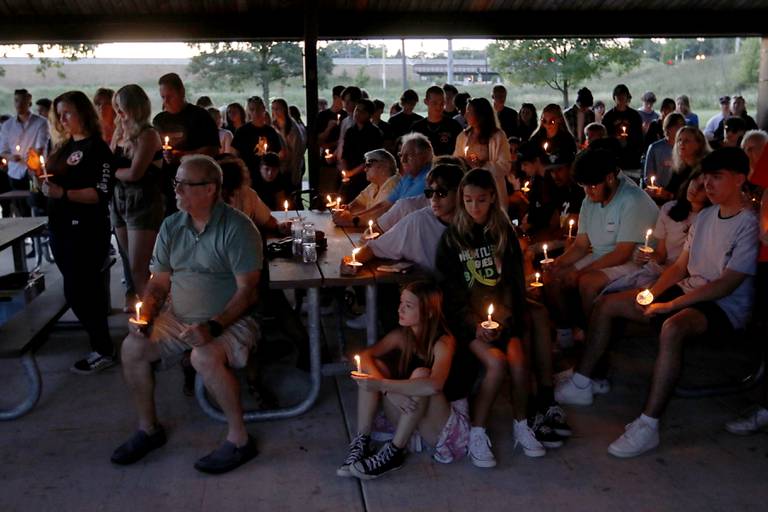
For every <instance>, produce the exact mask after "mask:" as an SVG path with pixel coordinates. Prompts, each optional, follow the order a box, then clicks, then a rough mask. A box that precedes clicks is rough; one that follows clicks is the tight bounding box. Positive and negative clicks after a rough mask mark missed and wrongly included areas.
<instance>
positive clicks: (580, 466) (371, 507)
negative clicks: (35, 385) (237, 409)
mask: <svg viewBox="0 0 768 512" xmlns="http://www.w3.org/2000/svg"><path fill="white" fill-rule="evenodd" d="M7 253H8V251H4V252H3V253H0V273H3V272H5V271H7V270H8V268H9V261H8V260H9V254H7ZM48 271H55V270H53V269H48ZM113 276H114V279H113V295H114V297H115V302H114V305H115V306H118V305H120V304H121V303H120V302H119V301H118V298H119V297H120V295H121V292H120V289H119V288H120V284H119V283H120V280H119V272H118V270H117V268H115V270H114V272H113ZM324 320H325V321H324V323H325V324H326V334H327V335H328V337H329V339H331V340H333V339H335V333H334V332H333V330H332V329H333V326H334V325H335V322H334V321H333V320H332V318H330V317H329V318H326V319H324ZM111 325H112V335H113V339H115V340H119V339H120V338H121V337H122V335H123V334H124V325H125V315H122V314H115V315H113V317H112V318H111ZM348 335H349V336H350V338H351V339H352V341H354V340H355V339H356V338H358V337H361V336H360V335H359V334H357V335H356V334H354V333H352V332H351V331H350V332H348ZM650 343H651V340H648V339H642V338H640V339H630V340H627V341H626V342H625V343H622V344H621V346H620V347H619V350H618V351H616V352H615V353H614V355H613V356H612V359H611V367H612V379H613V390H612V392H611V393H610V394H609V395H606V396H601V397H598V398H597V399H596V401H595V404H594V405H593V406H592V407H589V408H571V409H569V410H568V412H569V421H570V423H571V425H572V426H573V428H574V431H575V435H574V437H573V438H572V439H570V440H569V441H568V442H567V443H566V444H565V446H564V447H562V448H560V449H558V450H551V451H550V452H549V453H548V454H547V456H546V457H544V458H540V459H530V458H527V457H525V456H524V455H523V454H522V452H521V451H520V450H519V449H514V447H513V441H512V439H511V412H510V408H509V406H508V401H507V398H506V397H501V398H500V399H499V400H498V401H497V403H496V405H495V409H494V414H493V417H492V420H491V424H490V427H489V432H490V436H491V439H492V441H493V443H494V447H493V449H494V451H495V453H496V455H497V458H498V461H499V465H498V467H496V468H495V469H490V470H481V469H478V468H475V467H473V466H472V465H471V463H470V462H469V461H468V460H461V461H458V462H456V463H454V464H451V465H447V466H444V465H440V464H437V463H435V462H433V461H432V460H431V459H430V458H429V455H428V454H427V453H418V454H411V455H409V457H408V460H407V463H406V465H405V466H404V467H403V468H402V470H400V471H397V472H395V473H393V474H391V475H387V476H386V477H384V478H382V479H379V480H376V481H372V482H367V483H360V482H358V481H357V480H355V479H343V478H338V477H336V475H335V469H336V466H337V465H338V464H339V463H340V462H341V460H342V459H343V457H344V455H345V450H346V445H347V443H348V430H349V425H350V424H354V412H355V403H354V397H355V387H354V384H353V383H351V382H350V381H349V379H348V378H346V377H327V378H325V379H324V382H323V389H322V391H321V395H320V398H319V400H318V402H317V404H316V405H315V407H314V408H313V409H312V410H311V411H310V412H308V413H307V414H305V415H303V416H301V417H299V418H296V419H292V420H282V421H275V422H267V423H259V424H252V425H250V426H249V431H250V432H251V433H252V434H253V435H255V437H256V438H257V440H258V444H259V447H260V452H261V453H260V455H259V457H257V459H255V460H254V461H252V462H250V463H249V464H247V465H246V466H243V467H242V468H240V469H238V470H237V471H234V472H232V473H230V474H227V475H223V476H207V475H201V474H199V473H198V472H197V471H195V470H194V469H193V468H192V464H193V463H194V462H195V460H196V459H197V458H199V457H200V456H202V455H204V454H206V453H207V452H208V451H210V450H211V449H213V448H214V447H215V446H216V445H217V444H218V443H219V442H220V441H221V440H222V438H223V436H224V434H225V429H224V427H223V425H221V424H218V423H216V422H214V421H212V420H210V419H209V418H208V417H207V416H205V415H204V414H203V413H202V411H201V410H200V408H199V407H198V406H197V404H196V402H195V400H194V399H192V398H188V397H186V396H184V395H183V394H182V392H181V387H182V378H181V373H180V371H178V370H176V369H172V370H169V371H167V372H162V373H160V374H158V393H157V399H158V408H159V413H160V417H161V420H162V422H163V424H164V425H165V426H166V428H167V430H168V433H169V442H168V444H167V445H166V446H165V447H163V448H162V449H160V450H158V451H156V452H154V453H152V454H151V455H149V456H148V457H147V458H146V459H145V460H143V461H141V462H139V463H137V464H135V465H134V466H131V467H118V466H114V465H112V464H111V463H110V462H109V456H110V454H111V452H112V450H113V449H114V447H115V446H117V445H118V444H119V443H120V442H122V441H123V440H124V439H125V438H127V437H128V436H129V435H130V434H131V433H132V431H133V429H134V428H135V423H134V422H135V419H134V418H135V417H134V413H133V410H132V408H131V404H130V402H129V399H128V395H127V393H126V390H125V387H124V385H123V382H122V377H121V375H120V370H119V368H118V367H116V368H112V369H110V370H108V371H105V372H103V373H102V374H99V375H94V376H88V377H84V376H78V375H74V374H72V373H70V372H69V371H68V368H69V366H70V365H71V363H72V362H73V361H74V360H75V359H77V358H79V357H81V355H82V354H83V353H84V352H85V351H87V341H86V338H85V336H84V334H83V333H82V332H81V331H79V330H75V329H66V330H56V331H55V332H54V333H52V334H51V338H50V340H49V341H48V343H47V344H46V345H45V346H44V347H43V348H42V349H41V350H40V351H39V353H38V361H39V363H40V366H41V370H42V372H43V379H44V392H43V396H42V398H41V400H40V402H39V403H38V405H37V407H36V408H35V409H33V410H32V412H31V413H29V414H28V415H26V416H24V417H22V418H20V419H18V420H15V421H9V422H3V423H0V461H1V462H2V464H0V496H2V498H0V510H2V511H3V512H10V511H30V510H35V511H37V510H56V511H57V512H63V511H70V510H71V511H90V510H99V511H122V510H142V511H154V510H158V511H163V512H167V511H170V510H217V511H229V510H249V511H250V510H281V511H282V510H301V511H306V510H313V511H314V510H318V511H320V510H329V511H346V510H350V511H352V510H354V511H357V510H368V511H377V512H378V511H390V510H391V511H395V510H398V511H399V510H419V511H421V510H441V511H466V510H472V509H479V508H482V509H483V510H510V509H519V508H521V507H522V508H523V509H530V510H555V509H569V510H584V511H595V510H619V511H621V510H653V511H658V510H705V511H709V510H713V511H714V510H727V511H733V510H739V511H742V510H744V511H747V510H756V511H757V510H760V511H762V510H765V509H766V505H765V503H766V502H768V485H766V475H768V436H766V435H757V436H753V437H747V438H739V437H735V436H732V435H730V434H728V433H726V432H725V431H724V430H723V429H722V425H723V422H724V421H726V420H727V419H729V418H730V417H731V416H732V415H733V414H734V413H735V412H737V411H739V410H740V409H741V408H743V407H744V406H746V405H748V404H749V395H736V396H729V397H724V398H709V399H699V400H680V399H676V400H674V401H673V402H672V404H671V406H670V408H669V411H668V414H667V415H666V417H665V418H664V421H663V423H662V444H661V446H660V447H659V448H658V449H657V450H655V451H653V452H651V453H648V454H646V455H644V456H641V457H639V458H636V459H632V460H619V459H616V458H614V457H611V456H610V455H608V454H607V453H606V447H607V446H608V444H609V443H610V442H611V441H613V440H614V439H615V438H616V437H617V436H618V435H619V434H620V433H621V431H622V429H623V426H624V424H625V423H627V422H629V421H631V420H632V419H633V418H634V417H635V416H636V415H637V414H638V413H639V410H640V408H641V406H642V403H643V400H644V397H645V393H646V391H647V386H648V377H649V375H650V371H651V363H652V357H651V356H649V348H648V346H649V344H650ZM273 371H282V370H273ZM286 374H288V372H287V371H286ZM291 375H292V376H291V377H290V378H289V379H288V380H290V381H291V382H293V383H294V385H293V386H292V387H293V392H294V393H296V392H297V390H298V389H300V388H301V387H302V386H303V383H304V380H303V379H302V378H300V376H299V377H297V376H296V375H295V373H291ZM0 382H2V383H3V386H2V389H3V391H2V396H0V404H6V403H8V402H7V400H8V397H11V396H13V394H14V393H18V392H19V390H20V389H21V386H22V385H23V380H22V377H21V373H20V372H19V367H18V365H17V364H16V363H15V362H14V361H7V360H2V361H0Z"/></svg>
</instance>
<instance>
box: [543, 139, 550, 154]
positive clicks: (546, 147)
mask: <svg viewBox="0 0 768 512" xmlns="http://www.w3.org/2000/svg"><path fill="white" fill-rule="evenodd" d="M548 148H549V142H545V143H544V152H545V153H546V152H547V149H548Z"/></svg>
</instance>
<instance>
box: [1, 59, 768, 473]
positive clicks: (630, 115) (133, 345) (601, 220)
mask: <svg viewBox="0 0 768 512" xmlns="http://www.w3.org/2000/svg"><path fill="white" fill-rule="evenodd" d="M158 88H159V93H160V97H161V99H162V111H161V112H160V113H158V114H157V115H155V116H154V118H152V108H151V104H150V100H149V98H148V96H147V94H146V92H145V91H144V90H143V89H142V88H141V87H139V86H138V85H132V84H131V85H126V86H123V87H121V88H119V89H118V90H117V91H112V90H109V89H99V90H98V91H97V92H96V94H95V95H94V96H93V98H92V99H89V98H88V97H87V96H86V95H85V94H84V93H82V92H79V91H71V92H66V93H64V94H61V95H60V96H58V97H56V98H55V99H54V100H53V101H52V102H42V103H41V102H38V113H37V114H35V113H32V112H31V106H32V98H31V96H30V94H29V93H28V92H27V91H26V90H24V89H20V90H17V91H15V94H14V102H15V108H16V115H14V116H12V117H9V118H8V119H7V120H6V121H5V122H4V123H3V125H2V129H1V130H0V154H1V155H2V157H3V159H4V160H5V162H6V163H7V166H6V168H7V176H8V179H7V183H4V185H5V186H7V187H8V188H10V189H14V190H31V191H32V194H31V201H30V202H29V204H24V205H21V206H22V207H21V211H19V212H17V213H19V214H21V215H28V214H29V212H30V210H31V208H36V209H38V210H41V211H44V212H45V213H46V214H47V215H48V217H49V227H50V241H51V247H52V250H53V254H54V257H55V260H56V264H57V265H58V267H59V269H60V270H61V273H62V275H63V278H64V288H65V294H66V297H67V300H68V303H69V305H70V306H71V308H72V310H73V312H74V313H75V315H76V316H77V317H78V319H79V320H80V321H81V323H82V324H83V326H84V328H85V329H86V331H87V332H88V335H89V339H90V342H91V349H92V350H91V352H90V353H89V354H88V355H87V356H86V357H84V358H83V359H81V360H78V361H77V362H75V364H74V365H73V367H72V370H73V371H75V372H77V373H83V374H88V373H96V372H99V371H101V370H103V369H105V368H108V367H110V366H113V365H114V364H116V363H117V361H118V357H117V354H116V347H115V346H114V345H113V344H112V342H111V341H110V338H109V331H108V329H107V314H108V311H107V303H106V300H107V299H106V294H105V293H104V290H103V286H104V284H103V283H104V281H103V276H102V274H103V272H104V271H105V268H107V265H108V261H109V253H110V247H111V244H110V240H111V235H112V233H114V235H115V236H116V239H117V241H118V249H119V251H120V253H121V255H122V260H123V262H124V275H125V281H126V288H127V289H126V302H125V311H126V312H129V313H131V318H132V319H133V320H132V321H131V322H130V323H129V334H128V336H127V337H126V338H125V340H124V341H123V343H122V345H121V348H120V351H121V353H120V358H119V359H120V362H121V364H122V367H123V374H124V377H125V381H126V383H127V385H128V388H129V390H130V392H131V395H132V397H133V401H134V405H135V407H136V410H137V413H138V417H139V422H138V429H137V430H136V432H135V434H134V435H133V436H132V437H131V438H130V439H128V440H127V441H126V442H125V443H124V444H122V445H120V446H119V447H118V448H117V449H116V450H115V452H114V454H113V456H112V461H113V462H115V463H117V464H130V463H133V462H136V461H138V460H140V459H141V458H142V457H144V456H145V455H146V454H148V453H149V452H150V451H152V450H154V449H156V448H159V447H160V446H162V445H163V444H164V443H165V442H166V435H165V431H164V429H163V427H162V426H161V424H160V422H159V420H158V417H157V412H156V407H155V402H154V373H153V372H154V369H155V368H156V367H157V366H160V367H168V366H172V365H174V364H176V363H178V362H181V364H182V365H183V366H186V367H188V368H194V370H196V371H197V372H198V373H199V374H200V376H201V377H202V379H203V381H204V382H205V384H206V387H207V388H208V390H209V391H210V392H211V393H212V394H213V396H214V397H215V398H216V400H217V402H218V403H219V404H220V406H221V408H222V410H223V411H224V414H225V416H226V418H227V422H228V431H227V437H226V440H225V442H224V443H223V444H222V445H221V446H219V447H218V448H217V449H216V450H214V451H213V452H212V453H210V454H209V455H207V456H206V457H203V458H202V459H200V460H199V461H198V462H197V463H196V465H195V467H196V468H197V469H199V470H200V471H204V472H210V473H222V472H226V471H229V470H231V469H234V468H236V467H238V466H239V465H241V464H243V463H245V462H247V461H248V460H250V459H251V458H253V457H254V456H255V455H256V445H255V441H254V439H253V438H252V437H251V436H250V435H249V434H248V432H247V430H246V428H245V425H244V423H243V419H242V407H241V405H240V398H239V385H238V380H237V379H236V377H235V375H234V374H233V373H232V370H233V369H238V368H249V367H251V365H252V364H253V353H254V350H255V349H256V347H257V345H258V342H259V339H260V325H259V322H258V321H257V318H258V315H255V314H254V312H255V311H257V310H259V308H264V307H269V308H271V311H272V312H273V313H274V314H276V315H283V318H285V319H286V321H285V322H281V324H283V325H285V326H296V325H297V324H298V325H300V321H298V319H297V318H294V317H291V316H290V315H292V314H295V312H294V311H292V309H291V307H290V304H289V302H288V301H287V300H286V298H285V296H284V295H282V292H279V293H277V292H275V291H272V290H269V289H268V287H267V286H266V284H267V283H268V279H269V276H268V274H267V266H266V265H265V264H264V257H265V251H264V245H265V240H266V238H267V237H268V236H274V235H276V234H279V233H285V232H289V229H290V228H289V226H286V225H285V224H281V223H278V222H277V220H276V219H275V217H274V216H273V215H272V214H271V211H274V210H279V209H281V208H282V207H283V204H284V203H286V202H287V203H289V204H290V205H291V207H292V208H303V207H304V205H303V204H302V200H301V193H302V188H303V187H302V183H303V180H304V175H305V164H304V162H305V153H306V143H307V137H308V136H311V134H310V135H308V133H307V129H306V127H305V125H304V123H303V122H302V121H301V117H300V113H299V111H298V109H297V108H296V107H294V106H289V105H288V104H287V102H286V101H285V100H283V99H280V98H277V99H272V100H271V102H270V103H269V105H270V111H268V110H267V101H269V99H268V98H260V97H258V96H253V97H250V98H248V100H247V101H246V102H245V106H243V105H241V104H239V103H232V104H229V105H226V106H224V107H222V108H217V107H215V106H214V105H213V102H212V101H211V99H210V98H208V97H201V98H199V99H198V100H197V101H196V104H192V103H190V102H188V101H187V98H186V95H185V88H184V84H183V83H182V81H181V79H180V77H179V76H178V75H176V74H173V73H171V74H167V75H164V76H162V77H161V78H160V79H159V81H158ZM641 99H642V104H643V105H642V108H639V109H637V110H636V109H634V108H632V106H631V100H632V95H631V93H630V90H629V88H628V87H627V86H626V85H623V84H619V85H617V86H616V87H615V88H614V90H613V94H612V100H613V106H612V107H610V108H608V107H607V106H606V105H605V104H604V103H602V102H599V101H598V102H595V100H594V98H593V94H592V92H591V91H590V90H589V89H588V88H586V87H584V88H582V89H580V90H579V91H578V94H577V97H576V102H575V104H574V105H572V106H570V107H569V108H567V109H565V110H563V109H562V108H561V106H559V105H557V104H548V105H546V106H544V108H543V109H541V116H540V117H539V116H538V114H537V109H536V106H534V105H533V104H530V103H524V104H523V105H522V106H521V107H520V111H519V112H518V111H516V110H515V109H513V108H511V107H509V106H508V105H507V101H508V91H507V90H506V88H505V87H504V86H503V85H500V84H498V85H495V86H494V87H493V88H492V91H491V95H490V100H489V99H487V98H484V97H474V98H473V97H471V96H470V95H469V94H467V93H463V92H459V90H458V89H457V88H456V87H454V86H453V85H450V84H445V85H443V86H437V85H434V86H431V87H429V88H427V89H426V91H425V95H424V98H423V102H424V105H425V106H426V116H425V117H424V116H421V115H419V114H417V113H415V108H416V106H417V104H418V102H419V96H418V93H417V92H416V91H414V90H411V89H409V90H406V91H404V92H403V94H402V95H401V97H400V100H399V101H398V102H397V103H396V104H395V105H392V107H391V108H390V109H389V114H390V115H389V118H388V119H387V120H386V121H385V120H383V119H382V115H383V112H384V110H385V108H386V104H385V103H384V102H383V101H380V100H377V99H373V100H372V99H371V98H369V96H368V94H367V92H366V91H364V90H362V89H360V88H358V87H355V86H346V87H345V86H337V87H334V88H333V91H332V99H331V101H330V102H324V103H325V104H326V105H327V108H324V109H323V110H321V111H320V112H318V113H317V114H316V120H315V122H314V129H315V133H316V136H317V138H318V142H319V146H320V153H319V154H317V155H314V154H312V155H307V156H306V158H308V159H310V160H313V161H317V162H319V163H320V173H321V177H320V178H321V179H320V182H321V183H324V184H325V185H323V186H325V187H328V186H329V185H328V183H330V184H331V185H330V189H331V190H332V192H333V194H334V196H336V195H338V196H339V197H341V198H342V199H343V203H344V204H343V206H342V207H340V208H338V209H336V211H334V213H333V221H334V222H335V223H336V224H337V225H339V226H355V227H356V226H365V225H368V223H369V222H370V223H372V225H373V229H374V230H375V231H376V232H378V233H381V235H380V236H379V237H378V238H375V239H373V240H370V241H368V242H367V243H366V244H364V245H363V246H362V247H361V248H360V252H359V253H358V255H357V257H358V259H359V261H361V262H364V263H365V262H368V261H371V260H374V259H376V258H385V259H394V260H408V261H411V262H414V263H416V264H417V265H418V266H419V267H420V268H421V270H422V271H423V274H420V275H421V276H425V275H426V276H428V277H427V278H423V277H420V278H419V279H417V280H414V281H413V282H410V283H409V284H408V285H406V286H405V287H403V288H402V289H397V288H395V287H394V286H387V285H380V286H379V289H378V293H379V294H380V296H381V298H380V300H379V303H380V304H385V305H389V304H394V303H398V304H399V306H398V308H397V310H396V311H394V308H392V309H393V311H389V312H388V313H389V314H387V312H383V313H382V315H381V321H382V324H383V325H384V327H385V328H386V330H387V331H388V334H386V335H385V336H384V337H383V338H382V339H381V340H380V341H379V342H378V343H376V344H375V345H373V346H371V347H369V348H368V349H366V350H364V351H362V352H361V353H360V358H361V361H360V365H361V367H360V370H361V371H360V372H356V373H354V374H353V378H354V379H355V381H356V383H357V385H358V408H357V424H356V426H355V431H354V433H355V435H354V436H353V439H352V442H351V444H350V446H349V448H348V452H347V455H346V457H345V458H344V460H343V463H342V464H341V465H340V466H339V468H338V469H337V474H338V475H339V476H355V477H358V478H361V479H371V478H377V477H379V476H381V475H383V474H385V473H387V472H389V471H392V470H395V469H398V468H400V467H401V466H402V465H403V463H404V461H405V458H406V452H407V447H408V446H409V443H412V442H414V441H415V440H419V442H420V441H423V442H425V443H426V444H427V445H429V446H431V447H432V448H433V452H432V453H433V458H434V460H436V461H437V462H439V463H446V464H447V463H450V462H453V461H455V460H458V459H461V458H462V457H464V456H465V455H468V457H469V459H470V460H471V462H472V463H473V464H474V465H475V466H478V467H484V468H488V467H493V466H495V465H496V458H495V455H494V453H493V450H492V447H493V444H492V442H491V440H490V436H489V433H488V432H487V431H486V426H487V425H488V421H489V417H490V415H491V414H492V412H493V403H494V401H495V400H496V398H497V396H498V395H499V393H500V390H501V388H502V386H503V385H504V383H505V382H507V379H508V381H509V383H510V385H511V388H510V394H509V395H510V399H511V402H512V411H513V417H514V422H513V425H512V426H511V429H510V430H511V435H512V436H513V437H514V440H515V445H516V446H517V445H520V446H521V448H522V450H523V452H524V453H525V454H526V455H527V456H530V457H541V456H544V455H545V454H546V452H547V450H548V449H554V448H558V447H560V446H562V445H563V444H564V442H565V441H566V440H567V438H568V437H569V436H570V435H571V434H572V429H571V427H570V426H569V424H568V422H567V416H566V412H565V410H564V408H563V406H566V405H582V406H586V405H591V404H592V403H593V401H594V396H595V395H600V394H604V393H608V392H609V391H610V385H611V384H610V381H609V380H608V379H607V374H608V371H609V368H608V367H607V364H606V358H605V354H606V352H607V351H608V349H609V347H610V345H611V343H612V342H613V341H614V340H615V339H616V338H619V337H620V333H616V332H614V331H615V330H616V325H617V324H616V323H615V322H614V321H615V320H617V319H625V320H632V321H635V322H640V323H645V324H648V325H649V327H650V328H651V329H652V330H653V332H654V333H655V334H656V335H657V336H658V340H659V352H658V355H657V358H656V362H655V366H654V370H653V376H652V382H651V387H650V392H649V394H648V397H647V400H646V402H645V405H644V406H643V408H642V412H641V413H640V414H639V416H637V418H636V419H634V420H633V421H632V422H631V423H629V424H628V426H627V428H626V431H625V432H624V433H623V434H622V435H621V436H619V438H618V439H616V441H614V442H613V443H612V444H611V445H610V446H609V447H608V451H609V453H611V454H612V455H614V456H617V457H634V456H637V455H640V454H642V453H645V452H647V451H649V450H651V449H653V448H655V447H656V446H658V445H659V442H660V440H659V431H660V429H659V421H660V419H661V418H662V415H663V413H664V410H665V408H666V407H667V405H668V403H669V401H670V397H671V395H672V392H673V390H674V387H675V383H676V381H677V379H678V377H679V375H680V373H681V359H682V354H683V352H684V349H685V347H686V346H687V345H688V344H690V343H694V342H696V340H698V339H700V338H702V337H712V338H714V339H719V340H728V339H732V338H733V335H734V333H737V332H742V331H747V330H756V332H759V333H762V334H761V335H762V336H764V335H765V328H766V326H765V317H766V315H765V313H766V295H767V292H768V283H767V282H766V280H767V279H768V277H767V276H768V193H766V192H765V190H766V188H768V151H765V146H766V144H767V143H768V133H766V132H765V131H762V130H759V129H757V125H756V124H755V122H754V120H753V119H752V118H751V117H750V116H749V115H748V114H747V109H746V106H745V102H744V98H743V97H741V96H734V97H733V98H731V97H728V96H723V97H721V98H720V99H719V103H720V106H721V111H720V112H719V113H718V114H717V115H716V116H714V117H713V118H712V119H710V120H709V121H708V122H707V123H706V128H705V129H704V130H701V129H700V128H699V118H698V116H697V115H696V114H695V113H693V112H692V111H691V106H690V99H689V98H688V97H687V96H685V95H680V96H678V97H677V98H675V99H672V98H665V99H663V100H662V102H661V108H660V111H659V112H656V111H655V110H654V105H655V103H656V101H657V98H656V96H655V95H654V94H653V92H646V93H645V94H643V95H642V98H641ZM46 108H47V109H49V110H48V111H46V110H45V109H46ZM324 193H325V191H321V192H320V193H319V194H318V193H317V192H315V194H317V195H319V196H320V197H323V194H324ZM137 302H138V303H139V304H140V305H137ZM385 308H386V306H385ZM286 315H287V316H286ZM355 320H356V321H357V322H356V324H357V325H361V324H362V325H365V322H360V318H358V319H353V322H354V321H355ZM294 334H295V336H296V337H298V338H302V337H303V336H305V335H306V333H305V332H304V333H302V330H301V329H295V333H294ZM577 343H578V344H580V346H581V348H582V350H581V351H580V352H581V355H580V358H579V360H578V362H577V364H576V366H575V368H573V369H572V370H568V371H565V372H562V373H560V374H554V370H553V368H554V366H555V365H554V362H553V353H554V352H555V351H556V350H557V349H558V348H561V349H567V348H569V347H572V346H574V344H577ZM299 344H301V342H299ZM762 399H763V403H762V404H760V406H759V407H757V408H756V409H755V410H754V411H753V412H752V413H751V414H750V415H748V416H746V417H743V418H739V419H737V420H734V421H732V422H729V423H728V425H727V427H726V428H727V429H728V430H729V431H731V432H733V433H736V434H746V433H751V432H755V431H758V430H761V429H765V428H767V427H768V409H767V408H766V407H767V406H768V388H766V391H765V392H764V393H763V396H762ZM380 410H382V411H383V415H382V414H381V413H380V412H379V411H380ZM387 423H389V427H385V428H389V430H390V431H391V432H390V431H388V432H385V433H386V434H388V435H387V436H385V437H386V438H387V439H388V440H387V441H386V442H384V444H383V445H382V446H381V447H380V448H379V449H378V450H374V448H373V447H374V442H373V437H375V436H377V435H379V436H380V435H381V434H382V432H380V430H381V429H382V424H385V425H386V424H387ZM494 435H497V436H498V435H504V433H501V432H497V433H495V434H494Z"/></svg>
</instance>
